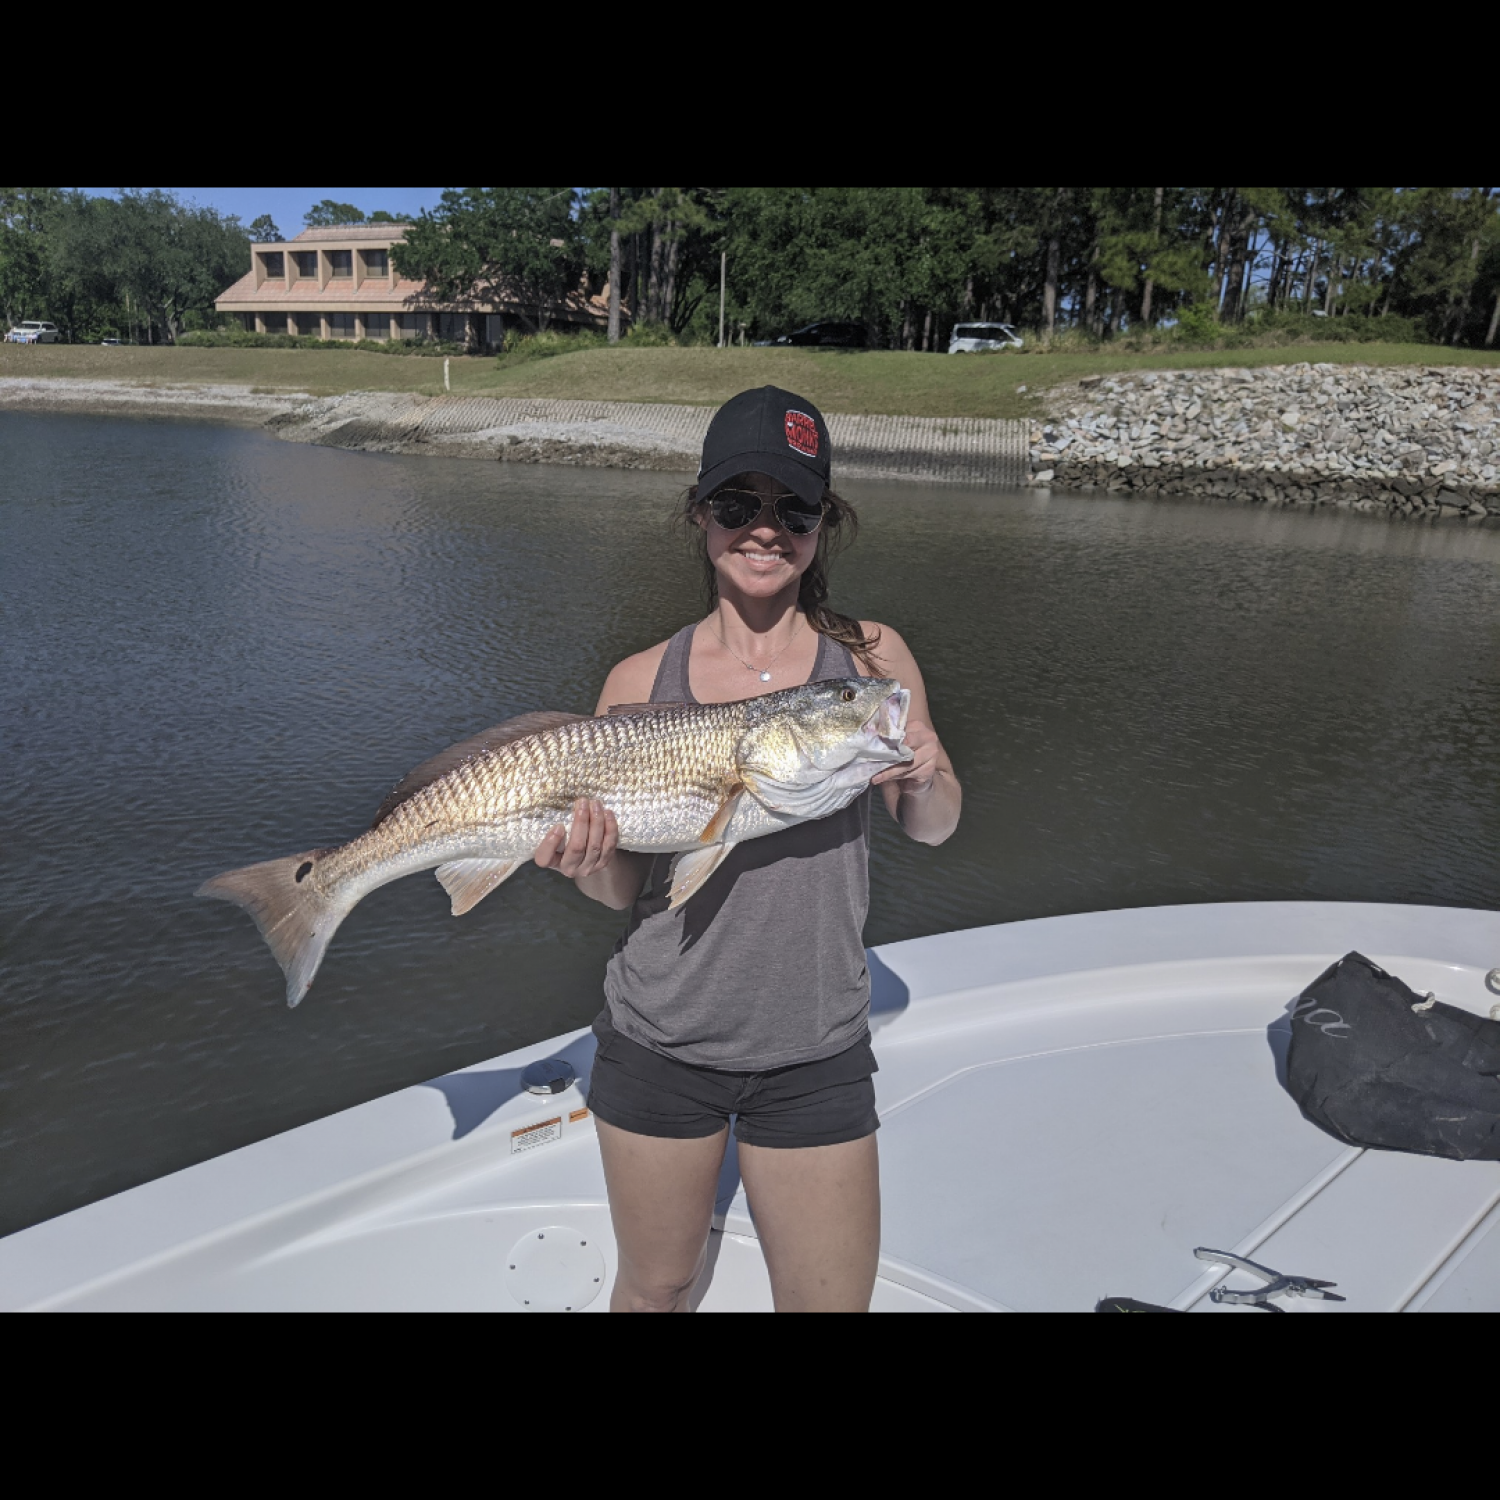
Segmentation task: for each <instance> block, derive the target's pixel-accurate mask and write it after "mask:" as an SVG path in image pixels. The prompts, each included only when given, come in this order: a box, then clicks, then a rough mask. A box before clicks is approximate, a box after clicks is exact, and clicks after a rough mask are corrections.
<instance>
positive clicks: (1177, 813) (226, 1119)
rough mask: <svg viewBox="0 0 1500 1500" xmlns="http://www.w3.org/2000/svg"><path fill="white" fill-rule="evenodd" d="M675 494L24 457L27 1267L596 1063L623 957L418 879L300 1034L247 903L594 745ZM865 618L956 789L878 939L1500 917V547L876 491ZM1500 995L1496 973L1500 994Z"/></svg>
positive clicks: (21, 1039) (14, 1042) (1, 872)
mask: <svg viewBox="0 0 1500 1500" xmlns="http://www.w3.org/2000/svg"><path fill="white" fill-rule="evenodd" d="M679 488H680V485H679V483H678V482H677V481H675V480H674V479H673V478H672V477H671V476H661V475H631V474H620V473H613V472H609V471H602V470H588V469H576V470H575V469H565V468H542V469H539V468H529V467H519V466H517V467H511V466H505V465H499V464H482V463H475V462H463V461H447V460H434V459H406V458H390V457H374V456H369V455H361V454H348V453H341V452H332V451H325V450H321V449H317V448H306V447H296V446H291V445H285V444H281V443H278V442H276V441H274V440H272V439H270V438H267V437H263V436H262V435H260V434H259V433H250V432H240V431H234V430H227V429H221V428H214V427H210V426H199V425H168V424H155V423H135V422H130V421H124V420H98V419H86V418H74V417H62V416H55V417H28V416H21V415H16V414H12V413H4V414H0V668H3V670H0V745H3V751H4V756H5V763H6V772H7V774H6V776H5V778H4V782H3V785H0V1232H3V1231H8V1230H11V1229H15V1228H19V1227H21V1226H23V1225H25V1224H28V1223H31V1222H33V1221H35V1220H37V1219H41V1218H44V1217H47V1216H49V1215H51V1214H55V1213H58V1212H61V1211H63V1210H65V1209H67V1208H71V1207H73V1206H76V1205H77V1204H79V1203H83V1202H87V1201H89V1200H91V1199H93V1198H97V1197H100V1196H102V1195H103V1194H105V1193H109V1192H113V1191H116V1190H118V1189H120V1188H123V1187H127V1186H129V1185H130V1184H132V1183H134V1182H138V1181H141V1180H143V1179H146V1178H150V1177H154V1176H157V1175H159V1174H160V1173H162V1172H164V1171H167V1170H170V1169H173V1168H176V1167H179V1166H183V1165H186V1164H187V1163H189V1162H193V1161H197V1160H200V1159H202V1158H204V1157H207V1156H211V1155H214V1154H216V1153H218V1152H221V1151H224V1150H227V1149H229V1148H231V1147H234V1146H237V1145H241V1144H243V1143H244V1142H247V1141H251V1140H255V1139H258V1138H260V1137H262V1136H265V1135H267V1134H270V1133H272V1132H274V1131H277V1130H282V1129H286V1128H288V1127H290V1126H293V1125H296V1124H299V1123H301V1122H303V1121H305V1120H308V1119H311V1118H314V1117H316V1116H318V1115H322V1114H326V1113H328V1112H329V1111H331V1110H335V1109H340V1108H342V1107H344V1106H346V1105H349V1104H353V1103H355V1102H357V1101H359V1100H363V1099H366V1098H369V1097H371V1096H373V1095H375V1094H378V1093H382V1092H385V1091H387V1090H391V1089H396V1088H400V1087H402V1086H403V1085H406V1084H410V1083H414V1082H417V1081H419V1080H422V1079H426V1078H430V1077H433V1076H434V1075H436V1074H438V1073H441V1072H444V1071H446V1070H448V1069H451V1068H455V1067H459V1066H462V1065H464V1064H467V1063H471V1062H475V1061H478V1060H480V1059H482V1058H485V1057H489V1056H492V1055H494V1054H495V1053H499V1052H503V1051H506V1050H508V1049H509V1048H512V1047H515V1046H518V1045H520V1044H522V1043H525V1042H529V1041H534V1040H537V1039H540V1038H542V1037H545V1036H549V1035H551V1034H553V1033H555V1032H558V1031H562V1030H565V1029H568V1028H571V1027H575V1026H579V1025H583V1024H585V1023H586V1022H587V1021H588V1020H589V1019H590V1018H591V1017H592V1016H593V1014H594V1013H595V1011H596V1010H597V1008H598V1005H599V983H600V975H601V971H602V968H603V964H604V961H605V958H606V956H607V955H608V953H609V950H610V947H611V945H612V943H613V941H614V939H615V936H616V935H617V932H618V930H619V926H620V918H619V917H617V916H616V915H615V914H614V913H611V912H608V911H605V910H604V909H603V908H601V907H598V906H594V905H592V904H591V903H589V902H587V901H585V900H583V899H582V898H581V897H579V896H578V895H577V894H576V893H575V892H574V891H573V890H572V888H571V886H569V885H568V884H566V883H565V882H563V881H562V880H560V879H559V878H557V877H555V876H546V875H543V874H542V873H540V872H536V871H532V872H529V873H527V872H523V874H522V875H520V876H518V877H517V878H516V879H515V880H514V881H512V882H511V883H510V884H509V885H507V886H506V887H505V889H504V890H503V891H502V892H501V893H500V894H498V895H497V896H494V897H491V898H490V899H489V900H487V901H486V902H485V903H484V904H483V905H482V906H480V907H479V908H478V909H476V910H475V911H474V912H473V913H472V914H470V915H469V916H467V917H465V918H463V919H462V920H461V921H454V920H453V918H451V917H450V916H449V915H448V902H447V898H446V897H445V896H444V894H443V892H442V890H441V889H440V888H439V886H438V884H437V882H436V881H434V880H432V879H430V878H426V877H418V878H414V879H409V880H405V881H401V882H398V883H397V884H396V885H393V886H388V887H386V888H385V889H384V890H382V891H378V892H377V893H376V894H375V895H373V896H371V897H370V898H368V899H367V900H366V901H365V902H364V903H363V904H362V905H361V906H360V907H359V908H358V909H357V910H356V911H355V912H354V914H353V916H352V917H351V918H350V919H349V920H348V921H347V922H346V923H345V925H344V926H343V927H342V928H341V929H340V931H339V934H338V936H337V938H336V939H335V941H334V943H333V946H332V948H331V950H330V952H329V956H328V958H327V960H326V962H325V963H324V966H323V969H322V971H321V972H320V974H319V975H318V980H317V983H316V985H315V986H314V988H313V990H312V992H311V994H310V995H309V997H308V999H307V1001H306V1002H305V1003H304V1004H303V1005H302V1006H301V1007H300V1008H299V1009H298V1010H296V1011H295V1012H293V1011H288V1010H287V1009H286V1007H285V1005H284V1003H283V1000H282V994H283V985H282V980H281V976H280V973H279V971H278V970H277V969H276V966H275V964H274V962H273V960H272V959H271V957H270V955H269V953H268V951H267V950H266V948H265V946H264V944H263V943H262V942H261V940H260V938H259V937H258V936H257V934H256V932H255V930H254V927H253V926H252V925H251V923H250V921H249V920H248V918H246V917H245V916H243V915H242V914H241V913H239V912H237V911H235V910H234V909H233V908H231V907H229V906H225V905H221V904H219V903H211V902H204V901H195V900H193V899H192V894H191V893H192V891H193V889H194V887H195V886H197V885H198V883H199V882H200V881H201V880H203V879H204V878H205V877H207V876H208V875H211V874H215V873H217V872H218V871H220V870H223V869H225V868H228V867H229V866H232V865H240V864H246V863H249V862H251V861H253V860H257V859H264V858H269V857H271V856H273V855H279V854H284V853H288V852H290V851H292V850H296V849H304V848H308V847H310V846H312V845H316V844H323V843H334V842H338V841H341V840H342V839H344V838H346V837H349V836H350V835H352V834H353V833H354V832H356V831H358V830H359V829H360V828H362V827H363V826H364V825H365V824H366V823H367V822H368V820H369V817H370V814H371V812H372V811H373V809H374V807H375V805H376V804H377V803H378V802H379V800H380V798H381V796H382V795H383V794H384V792H385V791H386V790H387V788H388V787H389V786H390V785H391V784H392V782H394V781H395V780H396V779H397V778H398V777H399V776H401V775H402V774H403V773H404V772H405V771H407V770H408V769H409V768H410V767H411V766H412V765H413V764H415V763H416V762H417V761H418V760H420V759H422V758H424V757H425V756H426V755H428V754H429V753H431V752H432V751H434V750H435V749H438V748H440V747H441V746H443V745H444V744H447V743H449V742H451V741H453V740H457V739H460V738H462V737H464V736H466V735H468V734H470V733H472V732H474V731H475V730H477V729H479V728H481V727H483V726H484V725H486V724H491V723H494V722H496V721H498V720H500V719H502V718H505V717H507V716H509V715H511V714H514V713H518V712H521V711H523V710H525V709H530V708H539V707H549V708H567V709H576V710H588V709H590V708H591V707H592V705H593V702H594V698H595V695H596V693H597V691H598V687H599V684H600V682H601V680H602V678H603V676H604V673H605V671H606V670H607V668H608V667H609V665H610V664H611V663H612V662H614V661H615V660H616V659H617V658H619V657H620V656H622V655H624V654H625V653H627V652H630V651H634V650H638V649H640V648H641V647H643V646H646V645H648V644H649V643H651V642H652V641H656V640H659V639H661V638H663V637H664V636H665V635H667V634H668V633H670V632H671V631H672V630H673V629H675V628H676V627H677V626H678V625H679V624H681V623H682V622H683V621H684V620H685V619H686V618H688V617H689V615H690V614H691V613H692V611H693V610H695V609H696V607H697V594H696V579H695V575H694V573H693V571H692V569H691V567H690V565H689V564H688V563H687V561H686V560H685V558H684V555H683V553H682V550H681V545H680V543H678V542H677V541H676V539H675V538H674V537H673V536H672V534H671V533H670V532H669V530H668V529H667V526H666V524H665V521H664V515H665V512H666V509H667V508H668V506H669V505H670V503H671V499H672V497H673V496H674V495H675V494H676V493H677V491H678V489H679ZM848 491H849V493H850V494H851V495H852V497H853V498H854V499H856V500H857V501H859V502H860V503H861V505H862V510H863V515H864V520H865V530H864V535H863V537H862V539H861V541H860V542H859V544H858V546H857V547H856V548H855V549H854V551H853V552H852V553H850V554H848V555H847V556H846V557H845V558H844V559H843V560H842V562H841V563H840V565H839V568H838V569H837V571H836V573H835V582H836V590H835V596H836V600H841V601H842V603H843V606H844V607H845V608H846V609H848V610H850V611H851V612H856V613H862V614H865V615H867V616H874V617H875V618H879V619H885V620H887V621H889V622H890V623H892V624H894V625H896V626H897V627H898V628H899V629H901V630H902V632H903V633H904V634H905V635H906V636H907V639H908V640H909V641H910V642H911V644H912V646H913V649H914V650H915V653H916V656H917V659H918V661H919V662H921V663H922V665H923V667H924V670H925V672H926V674H927V679H928V684H929V688H930V692H931V696H932V701H933V704H934V713H935V717H936V718H937V722H938V729H939V731H940V732H941V733H942V735H943V737H944V739H945V741H946V742H947V744H948V746H949V748H950V750H951V752H952V754H953V758H954V760H955V762H956V763H957V765H958V768H959V773H960V776H961V777H962V779H963V781H964V783H965V786H966V805H965V813H964V821H963V824H962V826H961V827H960V829H959V831H958V833H957V834H956V835H955V836H954V838H953V839H952V840H951V841H950V842H949V843H948V844H946V845H945V846H943V847H942V848H941V849H937V850H929V849H924V848H919V847H917V846H915V845H912V844H910V843H908V842H906V841H905V840H903V839H901V838H900V837H899V835H896V834H894V833H893V832H891V831H890V830H889V827H888V825H887V824H886V821H885V820H884V819H883V818H878V819H877V823H878V825H879V826H878V830H877V840H876V849H875V872H874V875H875V878H874V901H873V907H872V911H871V918H870V924H869V927H868V929H867V933H866V936H867V939H868V940H869V941H870V942H872V943H876V942H886V941H890V940H892V939H896V938H904V937H910V936H914V935H917V934H921V933H928V932H936V931H941V930H944V929H948V928H954V927H963V926H969V925H973V924H977V923H985V922H998V921H1008V920H1013V919H1016V918H1021V917H1037V916H1049V915H1054V914H1057V913H1063V912H1077V911H1088V910H1093V909H1097V908H1102V907H1119V906H1132V905H1144V904H1153V903H1159V902H1194V901H1224V900H1261V899H1270V898H1309V899H1329V900H1350V901H1411V902H1427V903H1435V904H1440V905H1444V904H1448V905H1462V906H1477V907H1487V908H1496V907H1500V872H1497V855H1500V799H1497V797H1496V787H1497V784H1500V533H1497V532H1496V531H1495V530H1493V529H1486V528H1484V527H1478V528H1476V527H1465V526H1463V525H1461V524H1454V523H1451V522H1450V523H1445V524H1443V525H1441V526H1434V525H1431V524H1410V523H1393V522H1389V521H1386V520H1384V519H1379V518H1374V517H1367V516H1361V515H1349V514H1333V515H1330V514H1316V515H1306V514H1289V513H1286V512H1274V511H1267V510H1264V509H1237V508H1233V507H1230V506H1226V505H1223V504H1213V503H1198V502H1190V501H1181V502H1173V501H1155V502H1150V501H1140V500H1134V501H1126V500H1114V499H1106V498H1102V497H1100V498H1094V497H1078V498H1063V497H1056V498H1052V499H1050V500H1048V499H1044V498H1039V497H1035V496H1029V495H1023V494H1006V493H997V492H993V491H987V492H980V491H968V490H953V489H941V490H930V491H929V490H922V489H918V488H913V487H899V486H876V485H858V484H855V485H850V486H848ZM1496 962H1500V954H1497V955H1496Z"/></svg>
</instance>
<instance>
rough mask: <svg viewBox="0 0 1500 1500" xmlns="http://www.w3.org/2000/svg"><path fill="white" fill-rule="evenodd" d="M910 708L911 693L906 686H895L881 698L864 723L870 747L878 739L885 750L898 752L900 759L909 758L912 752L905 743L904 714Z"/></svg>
mask: <svg viewBox="0 0 1500 1500" xmlns="http://www.w3.org/2000/svg"><path fill="white" fill-rule="evenodd" d="M910 708H911V693H910V692H909V691H908V690H907V689H906V688H897V689H896V691H895V692H894V693H892V694H891V695H890V696H889V697H887V698H883V699H881V702H880V706H879V708H877V709H876V710H875V712H874V713H873V714H871V715H870V718H869V720H868V722H867V723H866V724H865V730H864V732H865V735H866V737H867V738H868V739H869V740H870V742H871V746H872V748H873V747H874V743H875V742H876V741H879V743H880V744H881V745H883V746H884V747H885V748H886V749H887V750H895V751H898V752H900V759H902V760H910V759H911V754H912V753H911V751H910V749H908V748H907V746H906V743H905V741H906V715H907V713H908V711H909V710H910Z"/></svg>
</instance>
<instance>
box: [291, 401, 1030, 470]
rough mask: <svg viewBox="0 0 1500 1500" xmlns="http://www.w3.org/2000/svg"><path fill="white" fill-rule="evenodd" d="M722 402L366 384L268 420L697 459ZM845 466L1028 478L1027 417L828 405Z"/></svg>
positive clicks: (465, 449)
mask: <svg viewBox="0 0 1500 1500" xmlns="http://www.w3.org/2000/svg"><path fill="white" fill-rule="evenodd" d="M713 413H714V408H712V407H707V406H655V405H646V404H644V403H639V402H625V401H546V400H525V399H522V400H495V399H493V398H491V397H487V396H411V395H383V394H380V393H375V392H355V393H351V394H350V395H347V396H330V397H327V398H326V399H324V400H321V401H314V402H309V403H306V404H304V405H301V406H299V407H297V408H296V409H294V410H292V411H289V412H287V413H285V414H283V415H280V416H277V417H273V418H272V420H271V421H270V423H269V424H268V425H269V426H270V428H271V430H272V431H273V432H275V433H276V435H277V436H278V437H281V438H284V439H286V440H287V441H288V442H294V443H320V444H325V445H328V446H331V447H340V448H357V449H363V450H367V451H372V452H382V453H429V454H433V455H437V456H441V457H473V458H489V459H499V460H500V461H502V462H506V463H563V464H589V465H603V466H607V467H611V468H625V469H661V470H670V471H673V472H679V473H680V472H684V471H691V470H693V469H694V468H696V467H697V463H698V455H699V452H700V451H701V449H702V446H703V435H704V433H705V432H707V430H708V424H709V420H710V419H711V418H712V416H713ZM828 430H829V435H830V436H831V437H832V439H833V447H834V453H835V455H836V460H835V462H836V465H837V472H838V474H839V475H840V476H845V475H847V476H848V477H849V478H851V479H909V480H924V481H927V482H929V483H950V484H993V485H1021V484H1024V483H1025V482H1026V476H1027V440H1028V438H1029V436H1030V433H1031V427H1030V424H1029V423H1026V422H1013V421H1001V420H998V419H993V418H976V417H948V418H942V417H860V416H839V415H830V416H829V417H828Z"/></svg>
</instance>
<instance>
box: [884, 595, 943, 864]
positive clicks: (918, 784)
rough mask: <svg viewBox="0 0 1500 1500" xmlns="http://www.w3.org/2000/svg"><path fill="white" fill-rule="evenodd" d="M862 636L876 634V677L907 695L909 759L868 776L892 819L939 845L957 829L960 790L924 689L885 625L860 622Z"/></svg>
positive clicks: (915, 835) (903, 647)
mask: <svg viewBox="0 0 1500 1500" xmlns="http://www.w3.org/2000/svg"><path fill="white" fill-rule="evenodd" d="M860 626H861V628H862V629H863V630H864V632H865V635H866V636H870V635H873V634H875V633H876V632H878V633H879V635H880V644H879V646H878V647H876V650H875V660H876V662H877V663H878V665H879V667H880V671H881V675H882V676H885V677H894V678H895V679H896V680H897V681H898V682H899V683H900V684H901V686H902V687H904V688H905V689H906V690H907V691H908V692H909V693H910V694H911V704H910V707H909V709H908V711H907V718H906V743H907V744H908V745H910V746H911V750H912V758H911V760H910V761H908V762H907V763H906V764H905V765H901V766H892V767H891V768H890V770H888V771H882V772H881V773H880V774H879V775H878V776H876V777H874V778H872V780H871V783H870V784H871V785H872V786H878V787H879V788H880V790H881V794H882V795H883V796H884V798H885V805H886V807H887V808H889V809H890V814H891V816H892V817H893V818H894V819H895V820H896V821H897V822H898V823H899V824H900V825H901V827H902V828H903V829H904V830H905V831H906V833H907V834H909V835H910V836H911V837H912V838H914V839H916V841H917V842H918V843H919V844H941V843H942V842H943V840H944V839H946V838H947V837H948V835H949V834H951V833H952V832H953V830H954V829H955V828H957V827H958V815H959V812H960V810H961V809H962V807H963V800H964V799H963V788H962V787H960V786H959V784H958V777H957V776H955V775H954V773H953V762H952V761H951V760H949V759H948V752H947V751H946V750H944V749H943V744H942V741H941V740H939V739H938V737H937V732H936V731H935V730H934V729H933V727H932V722H931V719H930V717H929V709H928V707H927V685H926V683H924V682H923V681H922V673H921V670H920V668H919V667H918V666H917V662H916V658H915V657H914V656H913V655H912V654H911V650H910V648H909V647H908V646H907V644H906V642H905V641H903V640H902V639H901V637H900V636H899V635H897V634H896V632H895V631H894V630H892V629H891V627H890V626H889V625H879V624H876V623H875V621H873V620H861V621H860Z"/></svg>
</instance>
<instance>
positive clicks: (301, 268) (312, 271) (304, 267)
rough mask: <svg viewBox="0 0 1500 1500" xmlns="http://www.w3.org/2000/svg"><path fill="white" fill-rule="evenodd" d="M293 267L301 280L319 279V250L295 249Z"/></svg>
mask: <svg viewBox="0 0 1500 1500" xmlns="http://www.w3.org/2000/svg"><path fill="white" fill-rule="evenodd" d="M292 267H293V269H294V270H295V271H296V273H297V279H298V280H299V281H316V280H317V279H318V252H317V251H316V250H293V251H292Z"/></svg>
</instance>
